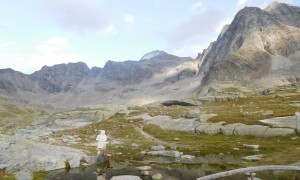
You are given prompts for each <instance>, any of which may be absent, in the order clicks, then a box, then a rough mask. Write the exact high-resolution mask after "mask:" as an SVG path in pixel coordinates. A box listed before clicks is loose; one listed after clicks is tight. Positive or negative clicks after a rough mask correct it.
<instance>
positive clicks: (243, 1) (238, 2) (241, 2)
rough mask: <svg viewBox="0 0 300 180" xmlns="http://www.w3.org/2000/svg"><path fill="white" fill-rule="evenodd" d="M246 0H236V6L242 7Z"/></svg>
mask: <svg viewBox="0 0 300 180" xmlns="http://www.w3.org/2000/svg"><path fill="white" fill-rule="evenodd" d="M247 1H248V0H237V3H236V6H238V7H243V6H244V5H245V4H246V3H247Z"/></svg>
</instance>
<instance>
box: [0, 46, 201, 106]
mask: <svg viewBox="0 0 300 180" xmlns="http://www.w3.org/2000/svg"><path fill="white" fill-rule="evenodd" d="M150 55H151V58H150ZM150 55H149V53H148V55H147V56H146V57H147V58H146V59H143V60H141V61H125V62H113V61H108V62H107V63H106V65H105V66H104V68H98V67H93V68H92V69H89V67H88V66H87V65H86V64H85V63H83V62H79V63H68V64H58V65H54V66H50V67H49V66H44V67H43V68H42V69H41V70H39V71H36V72H34V73H33V74H30V75H26V74H22V73H20V72H16V71H13V70H0V96H5V97H8V98H10V97H15V98H21V99H24V100H26V101H28V102H32V103H34V104H40V103H41V105H43V107H44V105H45V107H48V106H47V105H50V106H51V107H54V108H56V107H58V108H68V107H77V106H82V105H87V104H127V103H128V104H131V105H132V104H134V105H136V104H139V105H140V104H144V103H150V102H153V101H157V100H158V99H159V98H158V96H159V97H161V96H163V95H165V94H166V95H167V96H168V97H169V96H170V97H172V99H174V98H173V97H176V98H183V96H184V97H185V96H186V95H187V94H189V92H192V91H193V90H192V89H193V88H195V87H194V86H196V85H195V84H193V83H187V84H188V85H187V86H185V85H184V86H183V85H182V84H183V83H186V81H188V82H190V81H192V79H193V77H195V76H196V74H197V71H198V69H197V68H198V65H197V64H198V63H197V62H196V61H194V60H193V59H192V58H186V57H177V56H174V55H170V54H167V53H165V52H162V51H159V52H158V53H150ZM148 58H149V59H148ZM196 82H199V81H196ZM181 87H183V88H185V89H188V91H187V92H186V91H184V92H181V91H179V89H180V88H181ZM178 94H179V95H178ZM132 99H133V100H132ZM50 106H49V107H50Z"/></svg>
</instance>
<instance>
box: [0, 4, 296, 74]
mask: <svg viewBox="0 0 300 180" xmlns="http://www.w3.org/2000/svg"><path fill="white" fill-rule="evenodd" d="M271 2H273V0H226V1H225V0H126V1H125V0H28V1H20V0H9V1H2V2H1V3H0V69H4V68H12V69H14V70H17V71H21V72H23V73H26V74H30V73H32V72H34V71H37V70H39V69H40V68H41V67H42V66H44V65H48V66H52V65H54V64H60V63H68V62H79V61H83V62H85V63H87V65H88V66H89V67H90V68H92V67H94V66H97V67H103V66H104V65H105V63H106V61H108V60H113V61H125V60H139V59H140V58H141V57H142V56H143V55H144V54H146V53H148V52H151V51H153V50H163V51H165V52H167V53H170V54H174V55H177V56H184V57H186V56H190V57H192V58H195V57H196V56H197V54H198V53H201V52H202V51H203V49H205V48H207V47H208V46H209V44H210V43H211V42H212V41H215V40H216V39H217V37H218V35H219V33H220V31H221V29H222V27H223V26H224V25H225V24H229V23H230V22H231V21H232V20H233V18H234V16H235V14H236V13H237V12H238V11H239V10H240V9H242V8H244V7H245V6H255V7H260V8H264V7H266V6H267V5H268V4H270V3H271ZM278 2H284V3H288V4H292V5H296V6H300V0H279V1H278Z"/></svg>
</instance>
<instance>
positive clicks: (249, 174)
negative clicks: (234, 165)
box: [245, 172, 256, 176]
mask: <svg viewBox="0 0 300 180" xmlns="http://www.w3.org/2000/svg"><path fill="white" fill-rule="evenodd" d="M251 174H252V176H255V175H256V173H250V172H248V173H245V175H247V176H251Z"/></svg>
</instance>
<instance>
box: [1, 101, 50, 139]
mask: <svg viewBox="0 0 300 180" xmlns="http://www.w3.org/2000/svg"><path fill="white" fill-rule="evenodd" d="M44 114H45V112H44V111H41V110H36V109H30V108H25V107H21V106H17V105H15V104H12V103H9V102H7V101H6V100H4V99H0V133H2V134H8V135H11V134H14V133H15V131H16V130H18V129H20V128H24V127H26V126H27V125H29V124H31V123H32V122H33V121H35V120H37V118H38V117H40V116H42V115H44Z"/></svg>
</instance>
